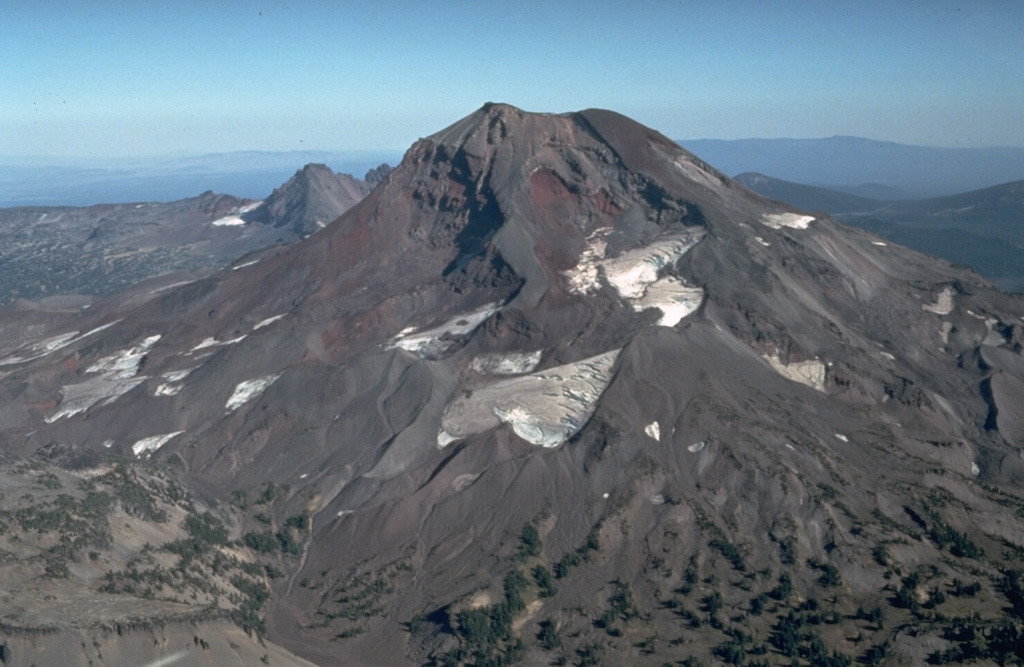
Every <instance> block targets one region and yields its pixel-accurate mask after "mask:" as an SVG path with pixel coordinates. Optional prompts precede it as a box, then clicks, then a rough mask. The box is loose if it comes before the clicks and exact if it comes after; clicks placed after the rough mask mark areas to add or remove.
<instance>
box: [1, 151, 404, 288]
mask: <svg viewBox="0 0 1024 667" xmlns="http://www.w3.org/2000/svg"><path fill="white" fill-rule="evenodd" d="M388 169H390V167H388V166H387V165H380V166H378V167H376V168H375V169H373V170H372V171H371V172H370V174H372V175H373V177H374V178H375V179H377V180H378V181H379V180H382V179H383V178H385V177H386V174H387V171H388ZM371 189H372V187H371V185H370V184H369V183H367V182H366V181H363V180H360V179H358V178H355V177H353V176H350V175H348V174H336V173H334V172H333V171H331V169H330V168H329V167H327V166H326V165H323V164H310V165H307V166H306V167H304V168H302V169H300V170H299V171H297V172H296V173H295V174H294V175H293V176H292V178H291V179H289V180H288V182H286V183H285V184H284V185H282V186H280V187H278V188H277V189H275V190H274V192H273V193H272V194H271V195H270V196H269V197H267V198H266V200H264V201H259V200H255V201H254V200H252V199H247V198H242V197H236V196H233V195H224V194H215V193H213V192H211V191H207V192H204V193H203V194H201V195H199V196H198V197H189V198H186V199H179V200H176V201H171V202H167V203H162V202H141V203H127V204H97V205H94V206H88V207H69V206H62V207H47V206H25V207H11V208H0V305H3V304H5V303H9V302H11V301H14V300H15V299H28V300H31V301H39V300H41V299H45V300H46V302H47V303H51V304H52V303H61V304H68V303H72V302H74V303H81V300H80V299H79V300H77V301H75V300H72V301H68V299H67V295H70V294H76V295H89V296H100V295H105V294H110V293H112V292H114V291H117V290H121V289H126V288H129V287H132V286H133V285H136V284H137V283H139V282H141V281H143V280H146V279H149V278H153V277H155V276H160V275H166V274H170V273H171V272H198V273H199V274H203V273H204V272H208V271H210V270H213V269H218V268H223V267H225V266H228V265H229V264H230V263H231V262H233V261H235V260H236V259H238V258H240V257H242V256H243V255H246V254H247V253H251V252H253V251H256V250H260V249H262V248H266V247H267V246H271V245H275V244H282V243H291V242H293V241H297V240H299V239H302V238H305V237H307V236H309V235H310V234H312V233H313V232H315V231H316V230H318V229H320V228H321V227H323V226H325V225H326V224H327V223H329V222H331V221H332V220H334V219H335V218H337V217H338V216H339V215H341V214H342V213H344V212H345V211H347V210H348V209H349V208H351V207H352V206H354V205H355V204H356V203H358V202H359V201H360V200H361V199H362V198H363V197H365V196H366V195H367V194H368V193H369V192H370V190H371ZM186 277H187V276H183V277H182V278H181V279H185V278H186ZM154 288H155V289H159V288H160V287H159V286H154ZM55 295H62V296H63V297H64V298H62V299H57V300H56V301H55V300H54V296H55ZM86 302H87V301H86Z"/></svg>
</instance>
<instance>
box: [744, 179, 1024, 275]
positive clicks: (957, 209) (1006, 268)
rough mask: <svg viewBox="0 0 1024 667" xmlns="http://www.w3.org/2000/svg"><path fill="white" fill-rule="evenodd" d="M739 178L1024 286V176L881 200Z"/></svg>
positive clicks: (803, 205) (754, 187)
mask: <svg viewBox="0 0 1024 667" xmlns="http://www.w3.org/2000/svg"><path fill="white" fill-rule="evenodd" d="M736 180H737V181H739V182H741V183H743V184H744V185H746V186H747V187H748V188H750V189H751V190H753V191H755V192H757V193H758V194H761V195H764V196H766V197H770V198H771V199H775V200H777V201H783V202H786V203H787V204H789V205H791V206H794V207H796V208H799V209H803V210H806V211H824V212H826V213H828V214H830V215H833V216H835V217H836V218H838V219H839V220H842V221H843V222H846V223H847V224H850V225H854V226H857V227H860V228H862V229H867V230H868V231H871V232H874V233H875V234H878V235H879V236H883V237H885V238H887V239H889V240H891V241H894V242H896V243H900V244H902V245H905V246H907V247H910V248H913V249H915V250H918V251H920V252H926V253H928V254H931V255H936V256H937V257H942V258H943V259H946V260H949V261H951V262H955V263H960V264H969V265H970V266H972V267H973V268H974V269H975V270H976V271H978V272H979V273H981V274H982V275H984V276H985V277H986V278H988V279H989V280H991V281H992V282H993V283H995V284H996V285H998V286H999V287H1001V288H1003V289H1005V290H1008V291H1011V292H1024V181H1013V182H1010V183H1003V184H1000V185H994V186H992V187H988V188H983V189H980V190H972V191H970V192H963V193H960V194H955V195H947V196H945V197H934V198H930V199H912V200H903V201H879V200H875V199H868V198H866V197H858V196H856V195H851V194H847V193H843V192H836V191H834V190H828V189H826V188H819V187H815V186H812V185H803V184H800V183H792V182H789V181H783V180H781V179H777V178H772V177H770V176H765V175H764V174H754V173H746V174H739V175H738V176H736Z"/></svg>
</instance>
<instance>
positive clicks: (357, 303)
mask: <svg viewBox="0 0 1024 667" xmlns="http://www.w3.org/2000/svg"><path fill="white" fill-rule="evenodd" d="M1021 317H1024V300H1022V298H1020V297H1019V296H1013V295H1008V294H1005V293H1003V292H1000V291H999V290H997V289H995V288H993V287H992V286H991V285H989V284H988V283H986V282H985V281H984V280H983V279H981V278H980V277H978V276H977V275H976V274H974V273H972V272H970V271H969V270H966V269H963V268H959V267H954V266H950V265H949V264H947V263H945V262H943V261H941V260H936V259H933V258H930V257H927V256H924V255H921V254H918V253H915V252H913V251H910V250H906V249H904V248H901V247H898V246H894V245H887V244H885V243H884V242H882V241H881V240H879V239H878V237H875V236H872V235H870V234H868V233H866V232H863V231H860V230H856V229H851V228H847V227H845V226H843V225H841V224H838V223H836V222H834V221H832V220H830V219H829V218H827V217H823V216H814V215H808V214H804V213H802V212H800V211H797V210H794V209H792V208H791V207H788V206H786V205H784V204H781V203H779V202H774V201H771V200H768V199H765V198H763V197H761V196H759V195H756V194H755V193H753V192H751V191H750V190H749V189H747V188H746V187H744V186H742V185H740V184H738V183H736V182H734V181H732V180H730V179H729V178H727V177H726V176H724V175H723V174H721V173H720V172H718V171H716V170H714V169H713V168H711V167H710V166H708V165H707V164H705V163H704V162H702V161H701V160H700V159H698V158H697V157H695V156H694V155H692V154H690V153H688V152H686V151H685V150H683V149H681V148H680V147H679V146H677V145H675V144H674V143H672V142H671V141H669V140H668V139H666V138H665V137H664V136H662V135H661V134H659V133H657V132H655V131H653V130H651V129H648V128H646V127H643V126H641V125H639V124H637V123H635V122H633V121H631V120H629V119H627V118H625V117H623V116H621V115H619V114H616V113H613V112H610V111H603V110H587V111H582V112H578V113H570V114H559V115H554V114H532V113H526V112H523V111H521V110H519V109H515V108H513V107H509V106H506V105H498V104H488V105H485V106H484V107H483V108H481V109H480V110H478V111H477V112H475V113H474V114H472V115H471V116H469V117H467V118H465V119H463V120H461V121H459V122H457V123H455V124H454V125H452V126H450V127H448V128H446V129H444V130H442V131H441V132H439V133H437V134H435V135H432V136H430V137H427V138H425V139H421V140H420V141H418V142H417V143H416V144H415V145H413V146H412V147H411V148H410V149H409V151H408V152H407V153H406V156H405V158H404V159H403V161H402V163H401V164H400V165H399V166H398V167H396V168H395V170H394V171H393V172H391V173H390V174H389V175H388V177H387V178H386V179H385V180H384V181H383V182H382V183H381V184H380V185H379V186H378V187H377V188H375V189H374V190H373V191H372V192H371V193H370V194H369V195H368V196H367V197H366V198H365V199H363V200H362V201H361V202H360V203H358V204H356V205H355V206H354V207H353V208H352V209H351V210H349V211H348V212H347V213H345V214H344V215H342V216H341V217H340V218H338V219H337V220H336V221H335V222H334V223H333V224H331V225H329V226H327V227H326V228H325V229H323V230H322V231H320V232H319V233H317V234H314V235H312V236H310V237H309V238H308V239H306V240H304V241H302V242H300V243H296V244H293V245H290V246H287V247H280V248H275V249H274V250H273V251H272V252H267V253H265V254H264V255H262V256H260V257H258V258H256V259H252V260H251V261H246V262H243V263H239V264H238V265H236V266H235V267H234V269H233V270H229V271H222V272H220V273H217V274H215V275H212V276H210V277H208V278H206V279H203V280H199V281H196V282H193V283H191V284H189V285H185V286H182V287H180V288H177V289H173V290H168V291H167V292H166V293H162V294H159V295H157V296H155V297H153V298H151V299H150V300H148V301H146V302H145V303H142V304H138V303H132V302H130V301H121V302H117V303H114V302H108V303H101V304H96V305H94V306H93V307H92V308H90V309H89V310H88V311H86V313H85V314H84V315H83V316H82V317H80V318H78V319H77V320H76V321H73V322H69V321H63V322H62V323H61V328H60V329H50V330H46V329H44V328H38V327H36V323H35V322H34V321H30V320H26V321H25V322H23V323H22V324H21V325H20V326H19V328H18V331H19V333H20V334H21V335H22V336H25V335H30V334H31V338H29V339H25V338H21V339H19V340H18V341H10V340H5V341H3V345H2V347H0V398H2V401H0V424H2V427H0V443H2V444H3V446H4V448H6V449H7V450H9V451H11V452H14V453H16V454H18V455H21V456H26V457H31V456H38V454H39V452H41V451H46V448H47V447H48V446H49V445H50V444H51V443H64V444H66V446H67V448H68V452H69V453H70V454H69V455H71V454H74V455H75V456H79V455H81V453H92V454H93V455H96V456H110V455H116V456H121V457H124V458H126V459H128V460H133V461H136V462H137V463H138V465H140V466H150V465H152V466H155V467H158V468H161V469H165V470H169V471H174V474H175V476H176V477H177V478H179V479H180V480H181V481H182V482H183V483H184V484H187V485H188V486H189V487H191V488H192V489H194V490H196V492H197V493H199V494H201V495H202V496H205V497H207V498H208V499H209V501H210V502H211V503H214V502H216V501H219V502H220V503H221V504H222V506H227V505H228V504H230V505H232V507H233V510H232V512H234V513H237V514H236V516H237V518H236V519H235V521H237V522H238V524H239V528H238V532H239V533H241V534H242V535H243V536H244V535H250V536H251V537H249V538H244V537H243V539H242V541H241V542H240V543H238V544H236V546H235V547H234V548H237V549H238V551H239V553H240V554H243V555H245V557H246V558H248V559H252V561H253V562H257V563H259V564H261V566H263V567H264V568H265V569H266V571H267V572H268V573H269V572H273V573H274V574H275V576H274V577H272V578H271V577H270V576H269V575H268V582H267V583H268V585H269V586H270V588H271V590H272V593H271V596H270V599H269V600H268V601H267V602H266V605H265V606H262V607H259V608H258V611H254V613H257V614H258V615H260V616H263V617H265V620H266V628H267V632H268V636H269V637H270V638H271V639H272V640H273V641H275V642H277V643H279V644H281V645H283V646H285V647H288V648H290V649H291V650H294V651H295V652H296V653H298V654H299V655H301V656H303V657H304V658H306V659H308V660H311V661H313V662H315V663H318V664H325V665H333V664H358V665H372V664H409V663H412V664H499V663H502V662H505V663H508V662H515V661H522V662H525V663H527V664H543V663H545V662H548V661H555V660H559V659H562V660H565V661H566V662H572V661H576V662H579V663H582V664H597V663H600V664H641V665H646V664H650V665H660V664H663V663H664V662H666V661H682V660H685V659H687V658H696V657H699V658H701V659H703V658H704V657H706V656H710V655H715V656H719V657H720V658H722V659H723V660H726V659H728V660H731V661H732V662H736V657H737V655H739V654H738V651H743V652H744V654H747V653H750V654H756V655H760V656H763V657H764V659H765V660H767V661H769V664H790V663H791V662H792V657H791V656H792V655H797V656H800V657H801V658H802V659H803V660H805V661H807V662H809V663H810V664H827V663H826V660H835V661H836V662H833V663H832V664H847V663H844V662H843V661H844V660H847V659H852V658H855V657H864V658H865V659H867V658H871V659H872V660H874V657H872V656H875V655H876V653H872V654H871V655H870V656H867V655H866V653H867V652H868V651H869V650H875V649H877V651H879V652H880V654H879V655H881V654H885V653H886V651H888V657H886V659H887V660H890V662H891V664H897V663H899V662H900V661H903V662H904V663H908V662H921V661H922V660H924V659H925V658H926V657H927V656H928V655H929V653H932V652H935V651H939V650H946V649H947V648H950V649H952V648H956V647H959V646H960V644H961V643H965V642H961V641H960V640H959V639H957V637H959V636H961V635H958V634H957V632H956V630H955V628H954V627H953V625H952V624H951V623H952V622H951V621H949V620H948V619H951V618H952V617H954V616H963V617H965V618H966V617H968V616H970V615H971V614H972V613H974V612H978V617H977V618H976V619H973V620H971V619H968V620H965V621H964V622H965V623H969V624H970V626H971V627H972V628H975V629H976V630H977V632H978V633H980V634H981V635H983V636H984V637H996V636H1004V635H1001V634H999V632H1004V631H1005V632H1004V634H1005V633H1009V636H1011V637H1012V636H1013V634H1012V633H1013V632H1016V630H1014V629H1013V628H1004V629H1002V630H999V632H996V629H997V625H998V624H999V623H1001V622H1002V619H1003V617H1004V616H1005V614H1004V613H1003V611H1002V610H1003V609H1004V608H1005V607H1006V605H1007V603H1009V604H1010V605H1011V607H1010V608H1012V609H1017V607H1013V606H1012V605H1014V604H1016V602H1014V595H1016V593H1015V591H1017V588H1015V584H1014V583H1013V582H1014V581H1015V580H1014V579H1013V577H1014V576H1015V575H1013V574H1012V571H1013V569H1014V568H1020V567H1024V558H1022V556H1024V525H1022V524H1021V522H1020V520H1019V518H1016V515H1015V514H1014V512H1018V511H1021V512H1024V497H1022V495H1021V493H1020V490H1019V481H1020V479H1021V478H1022V477H1021V474H1022V472H1024V464H1021V463H1020V461H1021V459H1020V456H1019V445H1020V441H1019V429H1020V423H1021V422H1020V415H1019V412H1017V411H1014V409H1013V405H1012V401H1013V399H1012V395H1013V392H1014V391H1015V389H1014V388H1015V387H1016V385H1015V384H1014V383H1016V382H1019V378H1018V375H1019V373H1020V365H1021V362H1020V359H1021V356H1020V355H1021V343H1022V339H1021V332H1022V330H1024V329H1022V323H1024V320H1021ZM138 415H145V419H139V418H138ZM993 415H994V416H993ZM1008 509H1009V510H1012V511H1010V512H1008V511H1007V510H1008ZM171 561H172V565H176V564H178V561H174V560H173V559H171ZM1007 572H1010V573H1007ZM140 576H141V575H140ZM975 585H977V589H976V590H975V589H974V586H975ZM954 590H955V591H956V593H955V594H954V593H952V592H949V591H954ZM967 590H970V591H973V592H972V593H970V594H968V593H967V592H966V591H967ZM935 591H938V592H939V593H942V596H941V597H940V596H939V595H938V593H936V592H935ZM947 593H948V594H947ZM812 600H813V602H812ZM876 608H877V609H879V611H878V612H877V614H876V613H875V612H874V610H875V609H876ZM883 609H884V612H883V611H882V610H883ZM1014 613H1016V612H1014ZM264 615H265V616H264ZM940 615H941V617H940ZM943 619H946V620H943ZM250 620H251V619H250ZM1014 623H1016V621H1014ZM999 627H1000V628H1001V627H1002V626H999ZM1016 627H1018V626H1016V625H1015V626H1014V628H1016ZM985 641H986V642H987V641H989V640H988V639H986V640H985ZM993 641H994V640H993ZM965 644H966V643H965ZM986 646H987V645H986ZM986 650H988V649H987V648H986ZM992 650H993V651H996V650H997V648H992Z"/></svg>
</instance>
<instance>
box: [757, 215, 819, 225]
mask: <svg viewBox="0 0 1024 667" xmlns="http://www.w3.org/2000/svg"><path fill="white" fill-rule="evenodd" d="M761 222H762V223H763V224H764V225H765V226H766V227H771V228H772V229H782V228H783V227H788V228H790V229H807V227H808V226H809V225H810V224H811V223H812V222H814V216H813V215H800V214H799V213H766V214H765V215H764V216H763V217H762V218H761Z"/></svg>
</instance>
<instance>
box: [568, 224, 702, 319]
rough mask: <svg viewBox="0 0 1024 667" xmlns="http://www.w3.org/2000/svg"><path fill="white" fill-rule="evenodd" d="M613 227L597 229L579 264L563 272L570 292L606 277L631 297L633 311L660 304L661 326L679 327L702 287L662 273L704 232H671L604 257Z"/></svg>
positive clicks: (583, 291) (584, 291) (590, 287)
mask: <svg viewBox="0 0 1024 667" xmlns="http://www.w3.org/2000/svg"><path fill="white" fill-rule="evenodd" d="M609 232H610V230H609V229H599V230H597V231H595V232H594V233H592V234H591V235H590V237H589V238H588V242H587V246H586V248H584V250H583V253H582V254H581V255H580V259H579V262H578V263H577V265H576V266H575V267H574V268H572V269H569V270H568V271H565V272H563V275H564V276H565V277H566V280H567V282H568V289H569V292H570V293H572V294H579V295H584V294H588V293H591V292H595V291H597V290H598V289H600V287H601V283H602V280H603V281H604V282H605V283H607V284H608V285H609V286H610V287H612V288H613V289H614V290H615V291H616V292H618V294H619V296H620V297H622V298H624V299H627V300H629V301H631V302H632V303H633V308H634V310H637V311H643V310H646V309H648V308H658V309H659V310H661V312H662V318H661V320H660V321H659V325H660V326H666V327H672V326H675V325H676V324H678V323H679V322H680V320H682V319H683V318H684V317H686V316H687V315H689V314H690V313H692V312H693V311H694V310H696V309H697V308H698V307H699V306H700V304H701V301H703V299H704V291H703V290H701V289H700V288H699V287H690V286H689V285H687V284H686V283H684V282H683V281H681V280H679V279H678V278H674V277H671V276H668V277H665V278H662V279H660V280H659V279H658V273H659V272H660V271H661V270H662V269H663V268H665V267H666V266H670V265H672V264H674V263H675V262H676V261H678V260H679V258H680V257H682V256H683V255H685V254H686V253H687V252H688V251H689V250H690V249H691V248H693V246H695V245H697V243H698V242H699V241H700V240H701V239H702V238H703V237H704V234H703V232H688V233H684V234H673V235H670V236H667V237H665V238H662V239H659V240H657V241H654V242H653V243H651V244H649V245H646V246H643V247H640V248H634V249H632V250H627V251H626V252H624V253H622V254H621V255H618V256H617V257H610V258H606V257H605V254H606V252H607V249H608V244H607V242H606V241H605V237H606V236H607V235H608V234H609Z"/></svg>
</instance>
